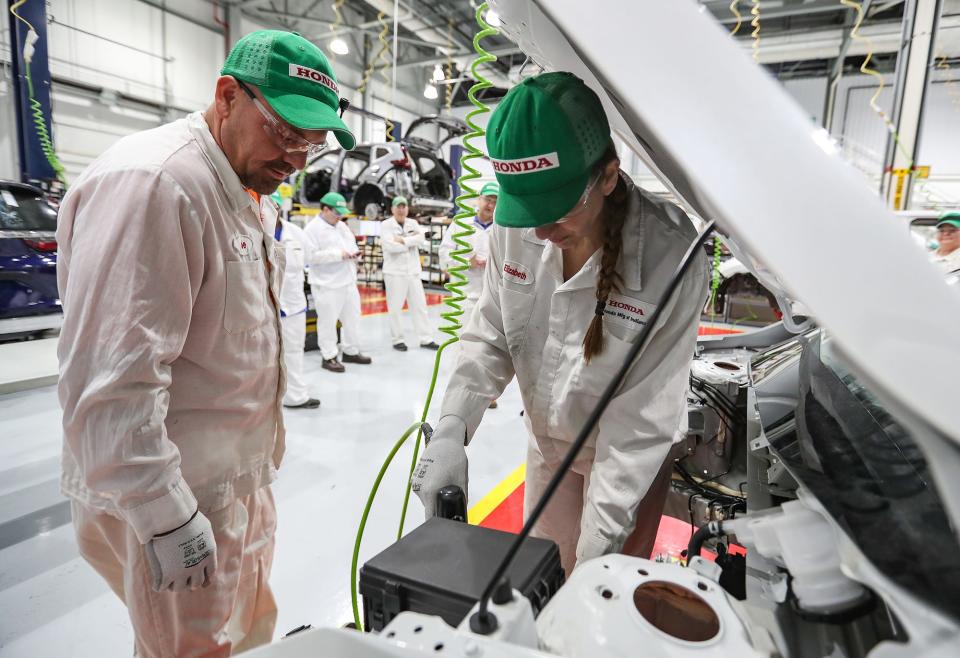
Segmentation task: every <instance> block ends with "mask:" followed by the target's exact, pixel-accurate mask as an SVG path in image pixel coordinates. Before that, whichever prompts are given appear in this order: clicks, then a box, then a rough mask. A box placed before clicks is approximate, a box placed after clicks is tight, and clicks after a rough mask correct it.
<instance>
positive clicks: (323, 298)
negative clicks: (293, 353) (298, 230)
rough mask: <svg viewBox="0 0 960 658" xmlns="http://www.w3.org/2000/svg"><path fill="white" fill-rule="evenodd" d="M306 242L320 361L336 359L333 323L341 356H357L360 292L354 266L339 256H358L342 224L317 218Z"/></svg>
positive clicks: (307, 231) (353, 240)
mask: <svg viewBox="0 0 960 658" xmlns="http://www.w3.org/2000/svg"><path fill="white" fill-rule="evenodd" d="M304 233H305V234H306V236H307V240H308V242H309V247H308V249H309V251H308V253H307V263H308V264H309V265H310V268H309V270H308V271H307V280H308V281H309V282H310V291H311V292H312V293H313V304H314V306H316V309H317V345H318V346H319V347H320V354H321V355H322V356H323V358H324V359H333V358H335V357H336V356H337V320H340V324H341V331H340V341H341V344H342V347H343V353H344V354H359V353H360V291H359V290H357V263H356V261H353V260H343V252H344V251H346V252H348V253H351V254H356V253H358V252H359V249H358V248H357V239H356V237H354V235H353V233H351V232H350V229H349V228H347V225H346V223H344V222H342V221H338V222H337V223H336V224H333V225H331V224H329V223H328V222H327V221H326V220H325V219H323V217H320V216H319V215H318V216H316V217H314V218H313V219H312V220H310V223H309V224H307V225H306V227H305V228H304Z"/></svg>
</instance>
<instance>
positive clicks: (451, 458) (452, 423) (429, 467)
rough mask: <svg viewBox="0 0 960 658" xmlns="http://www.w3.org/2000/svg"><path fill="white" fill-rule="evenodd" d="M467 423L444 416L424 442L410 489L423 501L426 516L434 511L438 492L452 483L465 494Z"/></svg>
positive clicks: (435, 510) (453, 417)
mask: <svg viewBox="0 0 960 658" xmlns="http://www.w3.org/2000/svg"><path fill="white" fill-rule="evenodd" d="M466 438H467V425H466V423H464V422H463V420H461V419H460V418H459V417H457V416H444V417H443V418H441V419H440V422H439V423H437V429H435V430H434V431H433V436H432V437H431V438H430V440H429V441H428V442H427V447H426V448H425V449H424V451H423V454H422V455H421V456H420V462H419V463H418V464H417V468H416V470H414V472H413V478H412V479H411V483H412V487H411V488H412V489H413V490H414V492H416V494H417V497H418V498H420V502H421V503H423V508H424V512H425V513H426V514H425V515H426V518H428V519H429V518H432V517H434V516H436V514H437V492H438V491H440V489H442V488H443V487H446V486H448V485H451V484H455V485H457V486H458V487H460V488H461V489H463V494H464V495H465V496H466V495H467V451H466V449H465V448H464V446H463V444H464V441H466Z"/></svg>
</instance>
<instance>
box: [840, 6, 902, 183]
mask: <svg viewBox="0 0 960 658" xmlns="http://www.w3.org/2000/svg"><path fill="white" fill-rule="evenodd" d="M840 4H841V5H843V6H844V7H847V8H848V9H852V10H853V11H855V12H857V20H856V21H854V23H853V27H852V28H850V38H851V39H852V40H853V41H861V42H863V43H865V44H867V56H866V57H864V59H863V63H862V64H861V65H860V72H861V73H863V74H865V75H869V76H872V77H873V78H874V79H875V80H876V81H877V88H876V90H875V91H874V92H873V96H871V97H870V108H871V109H872V110H873V111H874V112H876V114H877V116H879V117H880V118H881V119H882V120H883V123H884V125H885V126H886V127H887V130H888V131H889V132H890V135H891V136H892V137H893V141H894V143H895V144H896V146H897V148H899V149H900V153H901V154H902V155H903V157H904V158H905V159H906V160H907V169H913V164H914V163H913V158H912V157H910V154H909V153H907V149H906V148H905V147H904V146H903V143H902V142H901V141H900V134H899V133H898V132H897V127H896V126H895V125H894V124H893V121H892V120H891V119H890V117H889V116H887V113H886V112H884V111H883V108H882V107H880V106H879V105H878V104H877V99H878V98H880V94H881V93H882V92H883V89H884V87H885V86H886V83H885V82H884V80H883V75H882V74H881V73H880V72H879V71H877V70H876V69H873V68H870V60H872V59H873V51H874V46H873V40H872V39H871V38H870V37H866V36H863V35H862V34H860V26H861V25H862V24H863V20H864V18H865V16H864V14H863V5H862V4H861V3H860V2H857V1H856V0H840Z"/></svg>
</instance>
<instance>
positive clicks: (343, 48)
mask: <svg viewBox="0 0 960 658" xmlns="http://www.w3.org/2000/svg"><path fill="white" fill-rule="evenodd" d="M330 50H332V51H333V52H334V53H336V54H337V55H346V54H347V53H348V52H350V48H349V47H347V42H346V41H344V40H343V39H341V38H340V37H337V38H336V39H334V40H333V41H331V42H330Z"/></svg>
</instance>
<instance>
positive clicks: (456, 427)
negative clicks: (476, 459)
mask: <svg viewBox="0 0 960 658" xmlns="http://www.w3.org/2000/svg"><path fill="white" fill-rule="evenodd" d="M436 439H446V440H455V439H459V440H460V444H461V445H467V424H466V423H465V422H464V420H463V419H462V418H460V416H455V415H453V414H447V415H446V416H444V417H442V418H441V419H440V420H439V421H437V427H436V428H435V429H434V430H433V439H431V440H436Z"/></svg>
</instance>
